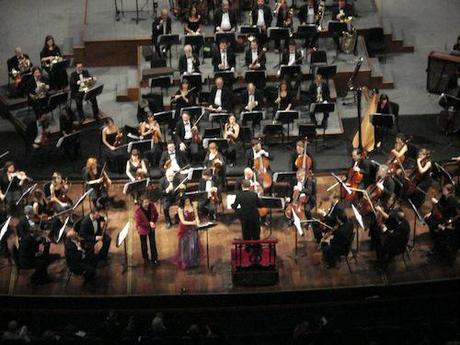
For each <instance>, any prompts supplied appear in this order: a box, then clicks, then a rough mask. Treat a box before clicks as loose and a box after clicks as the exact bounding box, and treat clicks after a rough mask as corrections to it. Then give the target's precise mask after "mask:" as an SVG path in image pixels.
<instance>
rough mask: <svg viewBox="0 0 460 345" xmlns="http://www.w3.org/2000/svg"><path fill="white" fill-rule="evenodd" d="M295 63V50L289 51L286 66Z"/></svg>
mask: <svg viewBox="0 0 460 345" xmlns="http://www.w3.org/2000/svg"><path fill="white" fill-rule="evenodd" d="M293 64H295V52H289V61H288V66H292V65H293Z"/></svg>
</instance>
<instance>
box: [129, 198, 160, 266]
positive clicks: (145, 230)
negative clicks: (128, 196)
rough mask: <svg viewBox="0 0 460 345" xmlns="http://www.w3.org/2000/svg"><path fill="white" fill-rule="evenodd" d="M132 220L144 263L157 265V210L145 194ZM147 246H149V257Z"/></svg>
mask: <svg viewBox="0 0 460 345" xmlns="http://www.w3.org/2000/svg"><path fill="white" fill-rule="evenodd" d="M134 220H135V222H136V230H137V233H138V234H139V238H140V240H141V252H142V258H143V259H144V264H145V265H148V264H149V263H152V264H154V265H158V264H159V262H158V251H157V245H156V240H155V234H156V228H157V225H156V223H157V221H158V211H157V209H156V207H155V204H154V203H153V202H152V201H150V199H149V198H148V197H147V196H142V197H141V198H140V206H139V207H138V208H137V209H136V211H135V212H134ZM147 238H148V244H147ZM148 247H150V259H149V250H148Z"/></svg>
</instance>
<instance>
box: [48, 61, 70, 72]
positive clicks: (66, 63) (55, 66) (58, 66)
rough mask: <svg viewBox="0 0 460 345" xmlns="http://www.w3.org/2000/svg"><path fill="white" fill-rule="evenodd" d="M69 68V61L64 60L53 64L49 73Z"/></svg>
mask: <svg viewBox="0 0 460 345" xmlns="http://www.w3.org/2000/svg"><path fill="white" fill-rule="evenodd" d="M69 67H70V60H69V59H64V60H62V61H58V62H56V63H54V64H52V65H51V67H50V71H51V72H54V71H55V70H61V69H62V70H66V69H67V68H69Z"/></svg>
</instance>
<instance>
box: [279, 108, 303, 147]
mask: <svg viewBox="0 0 460 345" xmlns="http://www.w3.org/2000/svg"><path fill="white" fill-rule="evenodd" d="M299 115H300V112H299V111H298V110H278V111H277V112H276V114H275V120H277V121H279V122H281V123H283V124H287V126H288V130H287V137H288V141H289V138H290V131H289V130H290V126H291V123H294V120H298V119H299Z"/></svg>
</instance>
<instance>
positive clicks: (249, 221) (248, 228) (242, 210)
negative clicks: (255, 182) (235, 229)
mask: <svg viewBox="0 0 460 345" xmlns="http://www.w3.org/2000/svg"><path fill="white" fill-rule="evenodd" d="M241 187H242V190H240V191H237V192H236V198H235V202H234V203H233V204H232V205H231V206H232V208H233V209H234V210H235V211H236V214H237V215H238V218H239V219H240V222H241V230H242V235H243V240H245V241H249V240H259V239H260V217H259V208H260V207H262V202H261V201H260V199H259V196H258V195H257V193H255V192H253V191H251V181H249V180H243V182H242V183H241Z"/></svg>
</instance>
